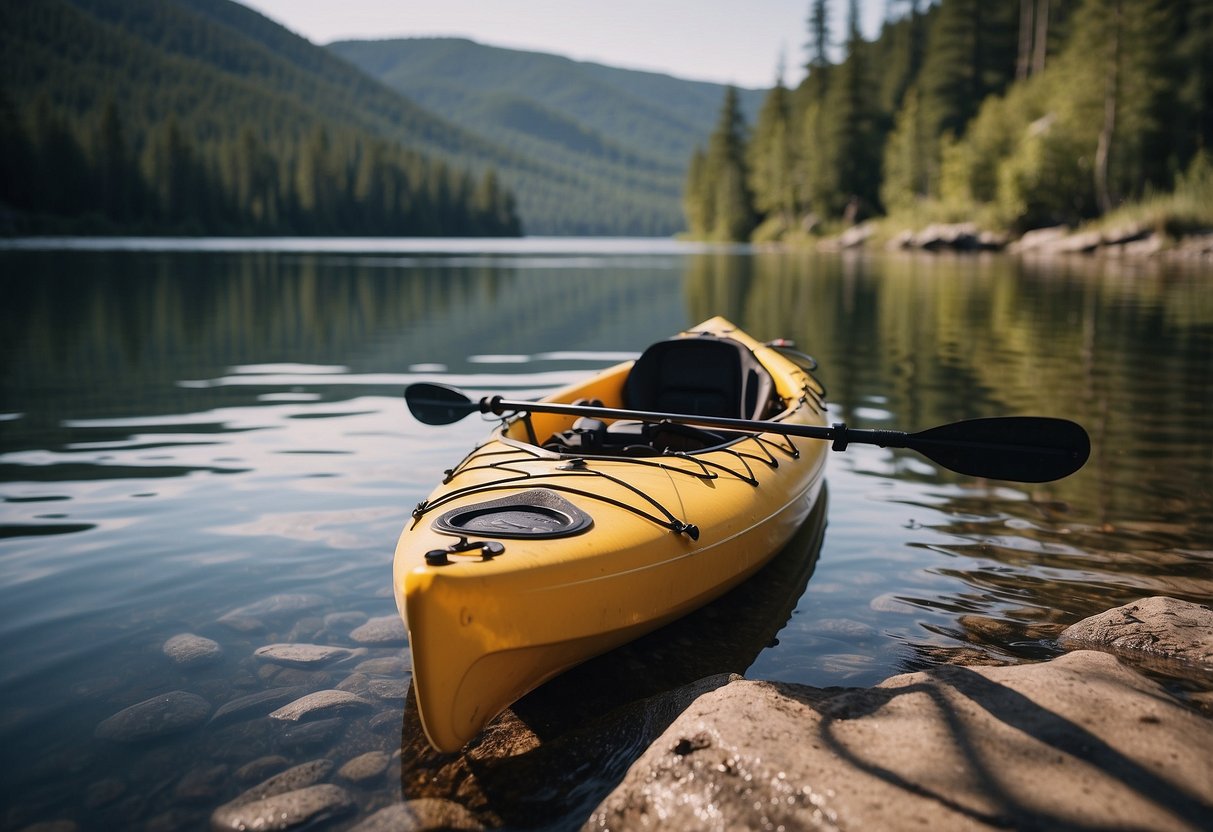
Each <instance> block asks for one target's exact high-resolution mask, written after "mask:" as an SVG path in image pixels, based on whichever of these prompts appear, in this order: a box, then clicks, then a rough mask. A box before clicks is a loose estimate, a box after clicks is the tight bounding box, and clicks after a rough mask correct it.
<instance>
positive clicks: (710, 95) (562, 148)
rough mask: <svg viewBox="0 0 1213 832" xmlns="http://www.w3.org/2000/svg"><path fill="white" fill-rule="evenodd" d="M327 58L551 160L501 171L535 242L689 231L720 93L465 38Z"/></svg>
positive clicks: (355, 44)
mask: <svg viewBox="0 0 1213 832" xmlns="http://www.w3.org/2000/svg"><path fill="white" fill-rule="evenodd" d="M328 48H329V49H330V50H331V51H332V52H333V53H335V54H337V55H340V56H341V57H343V58H346V59H347V60H349V61H350V62H351V63H353V64H355V65H356V66H358V67H360V68H361V69H363V70H364V71H366V72H367V73H368V74H369V75H371V76H373V77H375V78H378V79H379V80H381V81H383V82H384V83H385V84H387V85H388V86H390V87H391V88H393V89H395V90H397V91H398V92H400V93H403V94H404V95H405V96H407V97H408V98H409V99H411V100H413V101H416V102H417V103H419V104H421V105H422V106H424V107H427V108H429V109H431V110H432V111H434V112H438V113H442V115H443V117H444V118H446V119H449V120H450V121H451V122H453V123H455V124H457V125H459V126H460V127H463V128H466V129H467V130H468V131H469V132H471V133H474V134H476V135H479V136H483V137H485V138H486V140H487V139H491V140H492V141H493V142H496V143H498V144H500V145H503V146H504V147H506V148H508V149H509V150H510V151H512V152H514V153H517V154H518V155H519V156H523V157H525V158H529V159H542V160H544V161H545V163H546V165H547V166H548V167H546V168H545V169H544V170H542V171H540V170H516V171H515V170H511V169H509V168H506V169H503V178H505V179H506V180H507V181H508V182H509V183H510V185H511V187H513V188H514V190H515V191H516V192H517V193H518V198H519V206H520V210H521V212H522V215H523V217H525V219H526V224H527V228H528V230H529V231H533V232H535V233H560V234H569V233H572V234H601V233H612V234H660V235H668V234H673V233H675V232H677V231H680V230H682V229H683V228H684V224H683V217H682V212H681V206H680V203H679V196H680V193H681V190H682V184H683V180H684V177H685V175H686V166H687V160H688V159H689V158H690V155H691V151H692V149H693V148H694V146H695V143H696V142H697V141H699V140H700V139H701V138H702V136H703V135H704V134H705V133H706V132H707V131H708V130H709V129H710V128H711V125H712V122H713V121H714V119H715V116H716V110H717V108H718V107H719V102H720V96H721V94H722V92H723V89H724V88H723V87H722V86H720V85H718V84H710V83H705V82H697V81H685V80H681V79H677V78H671V77H669V76H666V75H659V74H655V73H650V72H637V71H632V70H623V69H616V68H612V67H606V66H601V65H598V64H592V63H583V62H579V61H573V60H570V59H568V58H563V57H558V56H556V55H545V54H540V53H535V52H520V51H516V50H512V49H501V48H497V47H492V46H486V45H483V44H479V43H475V42H473V41H470V40H464V39H458V38H408V39H397V40H382V41H342V42H337V43H332V44H329V46H328ZM774 63H775V62H774V60H772V67H773V66H774ZM762 97H763V92H762V91H759V90H740V91H739V92H738V105H739V107H741V109H742V112H743V113H745V114H746V115H747V116H748V117H750V118H753V117H754V115H755V114H756V113H757V110H758V105H759V104H760V103H761V101H762ZM552 171H557V172H558V174H559V175H557V176H552V175H550V174H551V172H552ZM569 183H574V184H575V187H574V188H569V187H568V185H569Z"/></svg>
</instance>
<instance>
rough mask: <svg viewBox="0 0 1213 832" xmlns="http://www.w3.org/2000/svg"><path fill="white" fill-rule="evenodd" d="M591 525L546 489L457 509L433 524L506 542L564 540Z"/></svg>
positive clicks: (456, 531) (576, 511)
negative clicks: (520, 539) (550, 538)
mask: <svg viewBox="0 0 1213 832" xmlns="http://www.w3.org/2000/svg"><path fill="white" fill-rule="evenodd" d="M592 525H594V520H593V518H591V517H590V515H588V514H586V513H585V512H584V511H582V510H581V509H579V508H577V506H575V505H573V504H572V503H570V502H569V501H568V500H566V499H565V498H564V497H561V496H560V495H559V494H557V493H556V492H555V491H549V490H548V489H546V488H536V489H532V490H530V491H524V492H522V493H521V494H512V495H510V496H509V497H502V498H500V499H497V500H489V501H488V502H484V503H474V504H473V505H470V506H460V507H459V508H455V509H451V510H450V511H448V512H446V513H444V514H443V515H442V516H441V517H439V518H438V519H437V520H435V521H434V528H435V529H436V530H438V531H442V532H450V533H452V534H459V535H467V534H473V535H482V536H491V537H508V538H544V537H568V536H570V535H575V534H581V533H582V532H584V531H586V530H587V529H589V528H590V526H592Z"/></svg>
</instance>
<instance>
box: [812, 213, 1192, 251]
mask: <svg viewBox="0 0 1213 832" xmlns="http://www.w3.org/2000/svg"><path fill="white" fill-rule="evenodd" d="M886 234H887V232H884V233H882V231H881V227H880V225H879V224H878V223H877V222H875V221H870V222H864V223H860V224H858V225H855V226H852V227H851V228H848V229H847V230H846V231H844V232H842V233H841V234H839V235H837V236H835V237H831V238H828V239H826V240H823V241H821V242H820V243H818V248H821V249H825V250H829V251H841V250H847V249H866V248H874V247H879V246H880V244H881V243H880V241H883V248H885V249H886V250H890V251H936V252H946V251H965V252H980V251H1005V252H1007V253H1009V254H1022V255H1027V256H1032V257H1054V256H1064V255H1073V254H1085V255H1096V254H1102V255H1108V256H1113V257H1165V258H1167V259H1178V260H1210V259H1213V231H1206V232H1203V233H1191V234H1185V235H1183V236H1181V237H1178V238H1172V237H1168V236H1167V235H1166V234H1164V233H1162V232H1160V231H1159V230H1157V229H1155V228H1153V227H1152V226H1150V225H1147V224H1145V223H1126V224H1124V225H1121V226H1117V227H1115V228H1110V229H1103V230H1098V229H1097V230H1082V229H1079V230H1075V229H1072V228H1070V227H1068V226H1063V225H1059V226H1053V227H1051V228H1038V229H1034V230H1032V231H1028V232H1026V233H1024V234H1023V236H1021V237H1018V238H1016V237H1012V236H1011V235H1009V234H1007V233H1005V232H999V231H988V230H984V229H981V228H979V227H978V226H977V225H976V224H975V223H971V222H966V223H932V224H930V225H927V226H926V227H924V228H922V229H918V230H911V229H903V230H901V231H899V232H897V233H896V234H894V235H892V236H891V237H887V236H886Z"/></svg>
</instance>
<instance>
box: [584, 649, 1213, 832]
mask: <svg viewBox="0 0 1213 832" xmlns="http://www.w3.org/2000/svg"><path fill="white" fill-rule="evenodd" d="M1209 771H1213V723H1210V722H1208V721H1207V720H1204V719H1203V718H1201V717H1200V716H1198V715H1197V714H1195V713H1193V712H1192V711H1190V710H1188V709H1187V708H1185V707H1184V706H1182V705H1180V704H1179V703H1178V702H1176V701H1175V700H1173V699H1172V698H1171V697H1170V696H1168V695H1167V694H1166V693H1165V692H1164V691H1163V689H1162V688H1161V687H1159V686H1158V685H1156V684H1155V683H1153V682H1151V681H1149V680H1147V679H1145V678H1144V677H1142V676H1140V675H1138V674H1137V673H1135V672H1133V671H1132V670H1130V669H1128V668H1126V667H1125V666H1123V665H1121V664H1120V663H1119V662H1118V661H1117V660H1116V659H1115V658H1114V657H1112V656H1109V655H1107V654H1104V653H1096V652H1091V651H1083V652H1077V653H1071V654H1068V655H1064V656H1061V657H1060V658H1057V659H1055V660H1053V661H1051V662H1045V663H1041V664H1034V665H1019V666H1014V667H999V668H994V667H981V668H962V667H938V668H934V669H932V670H929V671H926V672H921V673H910V674H905V675H902V676H896V677H893V678H891V679H888V680H886V681H885V682H883V683H881V684H880V685H878V686H877V687H875V688H870V689H857V690H848V691H844V692H841V693H838V692H833V691H828V690H818V689H814V688H807V687H804V686H799V685H781V684H774V683H767V682H753V681H745V680H741V681H735V682H732V683H730V684H728V685H725V686H724V687H721V688H719V689H718V690H715V691H711V692H709V693H706V694H704V695H703V696H701V697H700V698H699V699H697V700H696V701H695V702H694V703H693V704H692V705H691V706H690V707H689V708H687V709H686V710H685V711H684V712H683V713H682V714H680V715H679V717H678V718H677V719H676V720H675V721H674V722H673V723H672V724H671V725H670V726H669V728H668V729H667V730H666V731H665V733H664V734H662V735H661V737H660V738H658V740H657V741H656V742H655V743H653V745H651V746H650V747H649V748H648V750H647V751H645V752H644V754H643V755H642V756H641V757H640V758H639V759H638V760H637V761H636V762H635V763H634V764H633V765H632V767H631V769H629V771H628V773H627V774H626V775H625V777H624V779H623V781H622V782H621V783H620V785H619V787H618V788H617V789H616V790H615V791H614V792H613V793H612V794H610V795H609V796H608V797H607V798H606V800H604V801H603V802H602V803H601V804H600V805H599V807H598V808H597V809H596V810H595V811H594V812H593V814H592V815H591V817H590V819H589V821H588V822H587V823H586V825H585V827H584V828H585V829H586V830H589V829H604V828H609V829H642V828H658V826H659V827H660V828H661V829H663V830H666V829H670V830H703V829H734V828H739V829H745V828H750V829H773V828H777V827H779V826H783V827H784V828H787V829H819V830H820V829H827V830H832V829H905V828H908V827H909V826H913V827H915V828H924V829H931V830H932V832H947V830H993V829H1006V828H1021V829H1028V828H1031V829H1058V828H1060V829H1077V828H1083V829H1100V828H1117V829H1126V828H1134V829H1152V830H1164V829H1167V830H1177V829H1196V828H1202V827H1205V828H1207V824H1208V819H1209V818H1210V817H1213V779H1210V778H1209V776H1208V772H1209ZM658 819H660V822H659V823H658Z"/></svg>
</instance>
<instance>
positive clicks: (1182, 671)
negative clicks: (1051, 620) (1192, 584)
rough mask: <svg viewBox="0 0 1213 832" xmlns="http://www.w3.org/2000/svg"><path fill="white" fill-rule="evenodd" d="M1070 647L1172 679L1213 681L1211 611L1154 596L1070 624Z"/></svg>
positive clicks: (1066, 634)
mask: <svg viewBox="0 0 1213 832" xmlns="http://www.w3.org/2000/svg"><path fill="white" fill-rule="evenodd" d="M1058 642H1059V643H1060V644H1061V646H1062V647H1065V648H1067V649H1078V650H1083V649H1092V650H1104V651H1107V652H1110V653H1115V654H1117V655H1119V656H1121V657H1123V658H1125V659H1127V660H1129V661H1131V662H1134V663H1141V664H1145V665H1148V666H1151V667H1154V668H1156V669H1162V670H1167V671H1170V672H1171V673H1173V674H1174V675H1179V676H1196V677H1213V609H1210V608H1209V607H1207V606H1205V605H1204V604H1193V603H1192V602H1191V601H1181V600H1179V599H1178V598H1169V597H1167V596H1164V595H1156V596H1154V597H1152V598H1142V599H1141V600H1139V601H1134V602H1132V603H1131V604H1125V605H1124V606H1121V607H1116V608H1115V609H1110V610H1108V611H1106V612H1101V613H1100V614H1099V615H1093V616H1091V617H1089V618H1084V619H1083V620H1082V621H1079V622H1078V623H1077V624H1071V625H1070V626H1069V627H1067V628H1066V629H1065V631H1063V632H1062V634H1061V636H1059V637H1058Z"/></svg>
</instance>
